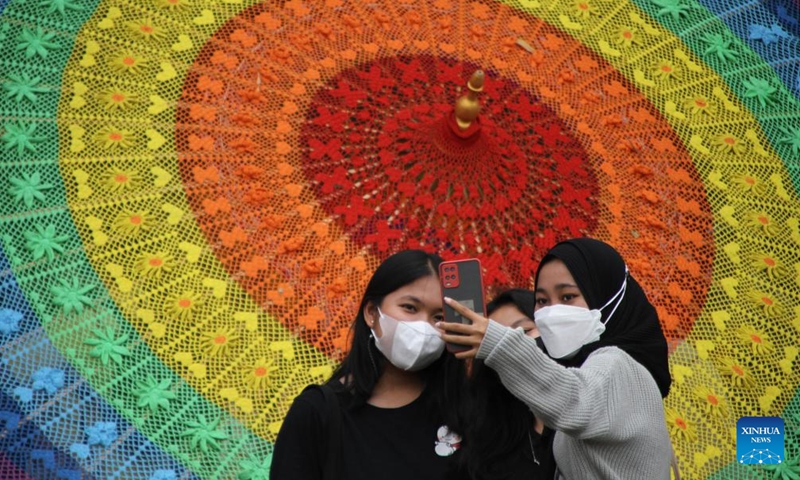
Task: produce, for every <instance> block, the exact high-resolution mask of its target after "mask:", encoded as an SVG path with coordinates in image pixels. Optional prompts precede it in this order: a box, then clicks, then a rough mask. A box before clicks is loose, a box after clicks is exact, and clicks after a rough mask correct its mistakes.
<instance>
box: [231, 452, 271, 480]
mask: <svg viewBox="0 0 800 480" xmlns="http://www.w3.org/2000/svg"><path fill="white" fill-rule="evenodd" d="M270 461H271V459H270V458H265V459H263V460H262V459H259V458H256V457H254V456H253V455H250V458H248V459H247V460H242V462H241V463H239V466H240V467H241V469H242V471H241V472H239V476H238V479H239V480H268V478H269V467H270Z"/></svg>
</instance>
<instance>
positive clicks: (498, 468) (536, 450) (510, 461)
mask: <svg viewBox="0 0 800 480" xmlns="http://www.w3.org/2000/svg"><path fill="white" fill-rule="evenodd" d="M553 433H554V432H553V431H552V430H550V429H548V428H545V429H544V431H543V432H542V433H541V434H539V433H536V432H531V437H530V439H528V438H525V439H524V441H523V442H522V445H520V446H519V448H517V449H514V451H511V452H508V453H507V455H506V456H505V458H504V459H503V460H502V461H500V462H497V464H496V465H493V466H492V467H493V468H492V470H491V473H492V475H491V478H492V479H496V480H552V479H553V478H554V477H555V473H556V462H555V459H553Z"/></svg>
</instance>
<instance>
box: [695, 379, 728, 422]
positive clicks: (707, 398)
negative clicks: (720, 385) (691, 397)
mask: <svg viewBox="0 0 800 480" xmlns="http://www.w3.org/2000/svg"><path fill="white" fill-rule="evenodd" d="M694 394H695V396H696V397H697V398H698V399H699V400H700V401H701V402H700V403H701V405H702V406H703V411H704V412H705V413H706V414H709V415H711V416H713V417H716V418H725V417H727V416H728V404H727V402H726V401H725V398H724V397H723V396H721V395H718V394H717V393H715V392H714V391H713V390H711V389H709V388H708V387H703V386H698V387H696V388H695V389H694Z"/></svg>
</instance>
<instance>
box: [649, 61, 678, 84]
mask: <svg viewBox="0 0 800 480" xmlns="http://www.w3.org/2000/svg"><path fill="white" fill-rule="evenodd" d="M653 76H654V77H656V78H658V79H660V80H673V79H679V78H681V76H682V75H681V71H680V69H679V68H678V67H677V66H676V65H675V64H674V63H673V62H671V61H669V60H661V61H660V62H658V64H656V66H655V67H653Z"/></svg>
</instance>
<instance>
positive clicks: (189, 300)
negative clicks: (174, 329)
mask: <svg viewBox="0 0 800 480" xmlns="http://www.w3.org/2000/svg"><path fill="white" fill-rule="evenodd" d="M200 302H201V299H200V295H197V294H196V293H194V292H191V291H187V292H183V293H181V294H176V295H173V296H172V297H170V299H169V300H168V301H167V313H169V314H172V315H173V316H175V317H178V318H179V319H180V320H186V319H188V318H191V317H192V314H193V313H194V312H195V310H196V309H197V307H198V306H199V305H200Z"/></svg>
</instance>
